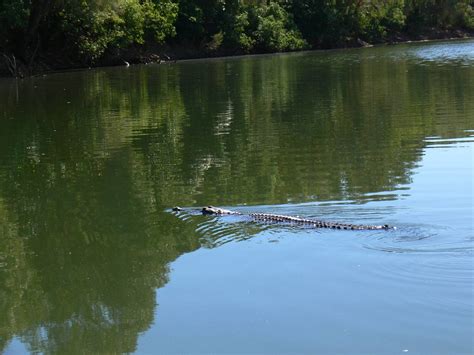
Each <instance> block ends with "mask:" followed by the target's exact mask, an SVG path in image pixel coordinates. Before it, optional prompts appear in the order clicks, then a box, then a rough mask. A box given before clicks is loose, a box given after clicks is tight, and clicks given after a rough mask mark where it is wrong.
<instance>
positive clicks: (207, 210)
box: [172, 206, 396, 230]
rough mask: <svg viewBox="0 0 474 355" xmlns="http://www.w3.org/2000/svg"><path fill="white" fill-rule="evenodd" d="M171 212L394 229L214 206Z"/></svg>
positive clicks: (321, 226) (266, 220)
mask: <svg viewBox="0 0 474 355" xmlns="http://www.w3.org/2000/svg"><path fill="white" fill-rule="evenodd" d="M172 211H173V212H183V211H184V212H187V213H191V214H203V215H216V216H224V215H237V216H242V217H246V218H250V219H251V220H254V221H257V222H278V223H290V224H294V225H302V226H307V227H312V228H329V229H344V230H390V229H396V228H395V227H393V226H389V225H387V224H384V225H366V224H352V223H342V222H335V221H326V220H319V219H313V218H302V217H299V216H290V215H282V214H272V213H259V212H252V213H242V212H238V211H233V210H227V209H223V208H219V207H214V206H207V207H203V208H202V209H197V210H196V209H194V210H192V209H183V208H181V207H174V208H173V209H172Z"/></svg>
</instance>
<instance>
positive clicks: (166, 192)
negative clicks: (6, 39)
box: [0, 40, 474, 354]
mask: <svg viewBox="0 0 474 355" xmlns="http://www.w3.org/2000/svg"><path fill="white" fill-rule="evenodd" d="M473 166H474V41H472V40H467V41H452V42H432V43H424V44H407V45H397V46H386V47H378V48H368V49H353V50H340V51H339V50H338V51H321V52H309V53H295V54H283V55H270V56H255V57H243V58H228V59H217V60H201V61H184V62H181V63H174V64H162V65H143V66H131V67H128V68H123V67H120V68H102V69H94V70H85V71H77V72H68V73H58V74H52V75H48V76H44V77H35V78H31V79H25V80H17V81H15V80H9V79H2V80H0V352H4V353H5V354H16V353H23V352H26V351H29V352H42V353H67V354H71V353H114V352H118V353H123V352H137V353H272V354H274V353H325V354H342V353H344V354H348V353H351V354H352V353H373V354H382V353H389V354H398V353H415V354H420V353H423V354H434V353H439V354H464V353H466V354H467V353H472V352H473V351H474V345H473V340H472V339H473V338H472V336H473V334H474V324H473V319H474V317H473V316H474V315H473V303H474V301H473V298H474V291H473V287H474V284H473V254H474V251H473V241H474V232H473V212H474V211H473V200H474V194H473V181H474V180H473V178H474V176H473V175H474V173H473ZM209 204H212V205H216V206H221V207H226V208H233V209H235V210H238V211H240V212H244V213H247V212H255V211H258V212H268V213H278V214H290V215H299V216H304V217H313V218H319V219H327V220H335V221H343V222H349V223H358V224H390V225H393V226H396V227H397V229H396V230H390V231H339V230H337V231H334V230H315V229H311V228H307V227H300V226H294V225H284V224H283V225H281V224H262V223H256V222H252V221H250V220H248V219H246V218H240V217H217V218H216V217H212V216H210V217H209V216H196V215H186V214H185V215H179V216H178V215H175V214H173V213H170V211H169V208H170V207H173V206H175V205H179V206H183V207H194V206H196V207H197V206H202V205H209Z"/></svg>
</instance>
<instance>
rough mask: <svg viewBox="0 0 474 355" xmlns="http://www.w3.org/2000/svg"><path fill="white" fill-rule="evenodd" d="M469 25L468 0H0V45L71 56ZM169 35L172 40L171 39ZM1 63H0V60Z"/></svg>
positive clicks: (275, 45)
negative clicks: (169, 46)
mask: <svg viewBox="0 0 474 355" xmlns="http://www.w3.org/2000/svg"><path fill="white" fill-rule="evenodd" d="M433 29H434V30H444V29H448V30H450V29H467V30H474V8H473V1H472V0H108V1H106V0H68V1H64V0H2V1H0V53H6V54H8V55H9V56H11V55H13V54H14V55H15V56H16V57H17V58H18V59H20V60H22V61H24V62H25V63H32V61H33V59H34V57H35V55H36V54H37V53H38V54H41V53H43V54H44V53H45V52H46V53H47V52H48V51H52V52H53V53H54V51H55V50H56V51H58V50H61V51H62V53H61V54H65V55H67V56H68V57H69V58H71V60H72V61H74V62H76V63H83V64H85V63H88V64H90V63H94V62H97V61H99V60H101V59H102V58H104V57H106V56H108V57H109V58H110V57H117V56H119V55H120V53H121V52H122V51H124V50H127V49H130V48H134V47H136V48H139V47H148V48H150V47H151V48H153V47H154V46H155V47H156V45H157V44H158V45H162V44H168V45H171V46H177V47H178V48H182V49H184V48H186V47H189V51H188V52H189V53H195V52H197V53H203V52H213V53H227V54H229V53H254V52H274V51H290V50H299V49H303V48H307V47H313V48H315V47H316V48H320V47H327V48H331V47H335V46H341V45H342V46H343V45H347V44H353V43H355V41H357V40H358V39H359V38H360V39H364V40H366V41H370V42H381V41H384V40H386V39H387V38H388V37H390V36H393V35H394V34H400V33H401V34H403V33H408V34H419V33H426V32H428V31H432V30H433ZM171 38H173V39H171ZM0 65H1V62H0Z"/></svg>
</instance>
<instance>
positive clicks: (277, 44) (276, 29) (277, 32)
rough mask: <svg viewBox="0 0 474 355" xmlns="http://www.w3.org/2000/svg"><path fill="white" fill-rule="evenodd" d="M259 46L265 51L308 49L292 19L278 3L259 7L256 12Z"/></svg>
mask: <svg viewBox="0 0 474 355" xmlns="http://www.w3.org/2000/svg"><path fill="white" fill-rule="evenodd" d="M254 16H255V20H256V22H257V29H256V31H255V32H254V36H255V40H256V42H257V46H259V47H260V48H262V49H263V50H265V51H272V52H273V51H288V50H297V49H303V48H306V47H307V44H306V41H305V40H304V39H303V38H302V36H301V33H300V32H299V30H298V29H297V28H296V25H295V24H294V22H293V19H292V18H291V15H290V14H289V13H288V12H287V11H286V10H285V9H284V8H283V7H282V6H281V5H279V4H278V3H277V2H271V3H270V4H269V5H264V6H261V7H258V8H257V9H256V11H255V14H254Z"/></svg>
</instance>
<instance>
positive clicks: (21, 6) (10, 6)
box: [0, 0, 29, 47]
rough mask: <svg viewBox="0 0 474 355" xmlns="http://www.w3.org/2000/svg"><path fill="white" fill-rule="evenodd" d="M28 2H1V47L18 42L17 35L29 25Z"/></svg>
mask: <svg viewBox="0 0 474 355" xmlns="http://www.w3.org/2000/svg"><path fill="white" fill-rule="evenodd" d="M28 5H29V1H28V0H2V1H1V2H0V47H3V46H8V45H9V44H10V43H12V42H14V41H15V40H17V38H16V34H17V33H18V32H21V31H23V29H24V28H26V26H27V24H28V16H29V6H28Z"/></svg>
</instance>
